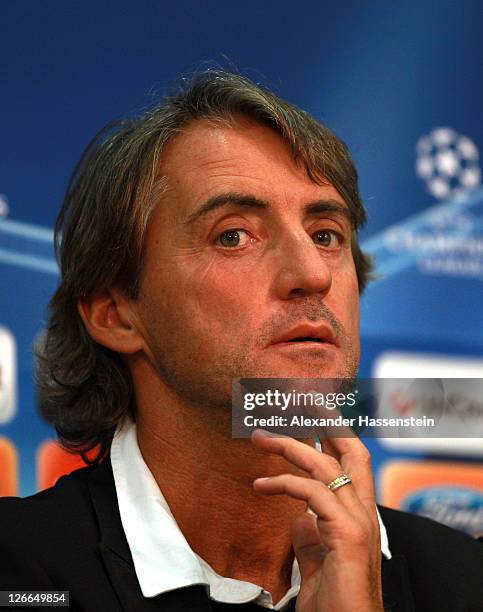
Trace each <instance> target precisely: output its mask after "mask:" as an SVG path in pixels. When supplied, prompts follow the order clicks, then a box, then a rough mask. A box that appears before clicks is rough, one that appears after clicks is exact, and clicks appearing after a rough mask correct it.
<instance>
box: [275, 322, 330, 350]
mask: <svg viewBox="0 0 483 612" xmlns="http://www.w3.org/2000/svg"><path fill="white" fill-rule="evenodd" d="M288 343H290V344H296V343H301V344H302V343H319V344H336V342H335V335H334V332H333V331H332V329H331V328H330V327H329V326H328V325H325V324H319V325H310V324H306V323H304V324H300V325H297V326H295V327H292V328H291V329H289V330H288V331H286V332H284V333H283V334H281V335H280V336H278V337H277V338H275V339H274V340H273V341H272V342H271V343H270V345H269V346H273V345H275V344H288Z"/></svg>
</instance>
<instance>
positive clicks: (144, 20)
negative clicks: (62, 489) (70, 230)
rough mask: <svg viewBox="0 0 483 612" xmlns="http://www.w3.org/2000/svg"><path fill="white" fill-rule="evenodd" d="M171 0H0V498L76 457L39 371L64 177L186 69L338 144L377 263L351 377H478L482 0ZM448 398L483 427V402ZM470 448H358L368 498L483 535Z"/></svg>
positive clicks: (482, 310) (481, 495) (479, 472)
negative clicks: (216, 73)
mask: <svg viewBox="0 0 483 612" xmlns="http://www.w3.org/2000/svg"><path fill="white" fill-rule="evenodd" d="M182 4H183V5H182V6H179V3H178V4H176V3H174V2H153V1H137V2H125V1H118V2H116V3H101V5H99V4H98V3H94V2H83V3H82V4H77V3H69V2H60V1H59V2H54V1H47V2H44V3H37V2H22V1H17V2H10V1H4V2H2V3H1V6H0V21H1V24H2V36H1V37H0V48H1V51H2V52H1V53H0V63H1V65H2V98H1V109H2V115H1V121H2V131H1V134H2V136H1V138H2V141H1V144H2V148H1V156H2V164H1V167H0V193H1V194H2V195H1V198H0V215H1V219H0V286H1V293H0V494H1V495H12V494H19V495H29V494H32V493H34V492H35V491H37V490H39V489H41V488H44V487H46V486H49V484H52V483H53V482H55V480H56V478H57V477H58V475H59V474H60V473H62V472H65V471H69V470H71V469H74V468H75V467H77V466H78V465H79V460H77V459H76V458H75V457H71V456H68V455H65V454H64V453H62V451H60V450H59V448H58V447H57V446H56V444H55V436H54V434H53V432H52V430H51V429H50V427H49V426H47V425H46V424H45V423H43V422H42V421H41V419H40V418H39V416H38V415H37V412H36V405H35V393H34V386H33V382H32V373H33V356H32V345H33V343H34V341H35V339H36V338H37V336H38V334H39V333H40V332H41V330H42V328H43V325H44V321H45V312H46V311H45V308H46V304H47V302H48V299H49V296H50V295H51V294H52V292H53V291H54V289H55V287H56V284H57V282H58V272H57V266H56V263H55V260H54V258H53V249H52V227H53V224H54V220H55V216H56V212H57V210H58V208H59V205H60V202H61V199H62V192H63V190H64V188H65V185H66V182H67V178H68V175H69V173H70V171H71V169H72V168H73V166H74V164H75V162H76V160H77V159H78V157H79V155H80V153H81V151H82V149H83V147H84V146H85V145H86V144H87V142H88V141H89V139H90V138H91V137H92V136H93V134H94V133H95V132H96V131H97V130H98V129H99V128H101V127H102V126H103V125H104V124H105V123H107V122H108V121H110V120H112V119H114V118H116V117H120V116H123V115H125V114H128V115H132V114H134V113H136V112H137V111H139V110H140V109H142V108H144V107H146V106H148V105H149V104H151V103H152V102H154V101H155V100H156V99H158V98H159V96H160V95H162V94H163V93H165V92H166V90H167V86H168V85H169V84H170V83H173V81H174V80H175V77H176V76H177V75H179V74H185V75H186V74H189V73H190V72H192V71H193V70H194V69H198V68H204V67H208V66H216V65H219V66H221V67H224V68H228V69H235V70H240V71H241V72H243V73H244V74H247V75H248V76H250V77H251V78H253V79H254V80H257V81H258V82H260V83H262V84H263V85H266V86H268V87H270V88H272V89H274V90H275V91H277V92H278V93H279V94H280V95H282V96H283V97H285V98H287V99H289V100H290V101H292V102H294V103H296V104H298V105H300V106H301V107H303V108H305V109H306V110H308V111H309V112H311V113H312V114H313V115H315V116H316V117H317V118H319V119H320V120H322V121H324V122H326V123H327V124H328V125H329V126H330V127H331V128H333V129H334V130H335V131H336V132H337V134H338V135H339V136H340V137H341V138H342V139H343V140H345V141H346V142H347V144H348V145H349V147H350V148H351V150H352V152H353V155H354V157H355V160H356V163H357V166H358V169H359V173H360V183H361V191H362V195H363V197H364V200H365V202H366V205H367V208H368V211H369V223H368V225H367V227H366V228H365V229H364V231H363V232H362V244H363V247H364V248H365V249H366V250H367V251H369V252H370V253H372V254H373V255H374V256H375V257H376V260H377V265H378V271H379V273H380V275H379V278H378V280H376V281H375V282H373V284H372V285H371V286H370V287H369V288H368V290H367V292H366V294H365V296H364V298H363V300H362V305H361V311H362V366H361V375H362V376H364V377H369V376H387V377H392V378H397V377H406V378H410V377H416V376H420V377H425V378H442V377H446V378H452V377H453V378H464V377H465V376H466V375H468V376H470V375H471V376H473V377H475V378H481V379H483V354H482V353H483V188H482V186H481V185H482V173H481V152H482V150H483V125H482V122H481V109H482V108H483V79H482V76H483V74H482V70H483V48H482V43H481V36H480V30H481V23H482V20H483V12H482V5H481V3H480V2H477V1H475V2H462V3H454V2H441V1H440V2H428V1H420V2H407V3H397V4H396V3H389V2H383V1H377V0H376V1H371V2H354V3H351V2H345V3H344V4H343V7H338V8H337V7H335V6H334V4H335V3H323V2H322V3H320V2H307V3H304V4H303V5H299V6H297V5H295V4H294V3H292V2H285V1H278V2H276V3H274V2H273V3H272V2H264V3H255V2H244V3H243V4H242V3H237V2H231V3H222V2H184V3H182ZM481 397H483V394H482V395H481ZM404 409H405V410H407V406H406V407H405V408H404ZM451 409H452V410H455V411H460V412H461V414H460V416H461V418H464V419H466V420H467V422H469V423H471V419H474V421H475V425H476V423H477V422H480V423H481V419H483V399H482V400H481V402H472V403H471V409H470V410H469V409H468V403H467V402H466V403H465V402H464V401H461V402H460V403H459V404H458V403H456V404H452V408H451ZM395 411H396V413H397V411H398V406H397V405H395ZM481 442H482V441H481V440H480V439H475V438H473V439H470V438H468V439H466V440H441V441H440V442H438V443H436V444H435V443H434V441H433V442H432V443H431V444H429V443H427V441H426V442H425V440H424V439H423V440H419V441H418V446H417V447H414V446H410V445H409V446H408V444H407V441H406V442H405V441H404V440H398V439H392V440H385V441H382V440H369V441H368V445H369V446H370V449H371V451H372V454H373V466H374V470H375V474H376V478H377V484H378V496H379V500H380V501H381V502H383V503H385V504H387V505H391V506H394V507H400V508H403V509H406V510H409V511H412V512H418V513H420V514H424V515H428V516H432V517H434V518H436V519H438V520H441V521H443V522H446V523H448V524H450V525H453V526H455V527H457V528H459V529H462V530H465V531H468V532H469V533H473V534H477V533H480V532H483V465H482V446H483V445H482V444H481Z"/></svg>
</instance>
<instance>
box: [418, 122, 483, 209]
mask: <svg viewBox="0 0 483 612" xmlns="http://www.w3.org/2000/svg"><path fill="white" fill-rule="evenodd" d="M416 155H417V156H416V173H417V175H418V176H419V178H420V179H422V180H423V181H424V182H425V183H426V188H427V190H428V191H429V193H430V194H431V195H433V196H434V197H435V198H437V199H438V200H447V199H452V198H455V197H457V196H459V195H462V194H464V193H467V192H468V191H471V190H472V189H475V188H476V187H478V186H479V184H480V182H481V170H480V166H479V161H478V160H479V154H478V148H477V147H476V145H475V143H474V142H473V141H472V140H471V139H470V138H468V137H467V136H463V135H461V134H458V133H457V132H455V131H454V130H452V129H451V128H448V127H440V128H436V129H434V130H432V131H431V132H430V133H429V134H425V135H424V136H422V137H421V138H420V139H419V140H418V143H417V145H416Z"/></svg>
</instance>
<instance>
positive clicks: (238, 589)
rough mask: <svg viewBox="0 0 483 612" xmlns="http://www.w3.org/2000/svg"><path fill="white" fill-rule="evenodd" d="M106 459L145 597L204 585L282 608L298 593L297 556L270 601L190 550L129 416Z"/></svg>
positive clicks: (230, 598) (214, 594)
mask: <svg viewBox="0 0 483 612" xmlns="http://www.w3.org/2000/svg"><path fill="white" fill-rule="evenodd" d="M111 463H112V470H113V474H114V482H115V486H116V493H117V500H118V504H119V512H120V515H121V522H122V526H123V528H124V532H125V534H126V539H127V542H128V545H129V548H130V550H131V555H132V558H133V562H134V568H135V571H136V576H137V579H138V581H139V584H140V587H141V591H142V593H143V595H144V597H155V596H156V595H159V594H160V593H164V592H166V591H171V590H174V589H179V588H181V587H187V586H192V585H195V584H203V585H205V586H206V588H207V592H208V595H209V596H210V597H211V598H212V599H214V600H216V601H219V602H223V603H246V602H249V601H253V602H256V603H257V604H259V605H261V606H264V607H267V608H272V609H276V610H283V609H284V607H285V606H286V605H287V604H288V602H289V601H290V600H291V599H292V598H293V597H295V596H296V595H297V594H298V592H299V589H300V572H299V567H298V563H297V560H296V559H295V560H294V564H293V567H292V582H291V587H290V589H289V590H288V591H287V593H286V594H285V595H284V597H283V598H282V599H281V600H280V601H279V602H278V603H277V605H276V606H273V604H272V597H271V595H270V593H268V592H267V591H265V590H264V589H263V588H262V587H260V586H258V585H255V584H252V583H250V582H245V581H242V580H235V579H233V578H225V577H223V576H220V575H219V574H217V573H216V572H215V571H214V570H213V568H212V567H211V566H210V565H209V564H208V563H206V561H204V560H203V559H202V558H201V557H200V556H198V555H197V554H196V553H195V552H194V551H193V550H192V549H191V547H190V545H189V544H188V542H187V541H186V539H185V537H184V535H183V534H182V532H181V530H180V528H179V527H178V524H177V523H176V520H175V518H174V516H173V515H172V514H171V511H170V509H169V506H168V504H167V502H166V500H165V498H164V496H163V494H162V493H161V491H160V489H159V487H158V485H157V483H156V481H155V479H154V477H153V475H152V473H151V472H150V470H149V468H148V466H147V465H146V463H145V461H144V459H143V457H142V455H141V451H140V450H139V445H138V442H137V436H136V425H135V423H133V422H132V421H129V420H127V421H126V422H125V423H124V425H123V426H122V427H120V428H118V430H117V431H116V434H115V436H114V439H113V441H112V446H111ZM377 515H378V519H379V527H380V532H381V549H382V553H383V555H384V556H385V557H387V558H388V559H390V558H391V553H390V551H389V545H388V539H387V532H386V528H385V526H384V524H383V522H382V520H381V517H380V516H379V512H378V513H377Z"/></svg>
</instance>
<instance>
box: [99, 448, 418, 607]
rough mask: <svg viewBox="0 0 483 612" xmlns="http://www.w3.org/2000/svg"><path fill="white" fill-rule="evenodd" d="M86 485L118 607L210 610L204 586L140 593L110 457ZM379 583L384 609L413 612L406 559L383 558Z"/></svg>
mask: <svg viewBox="0 0 483 612" xmlns="http://www.w3.org/2000/svg"><path fill="white" fill-rule="evenodd" d="M88 485H89V491H90V494H91V499H92V503H93V506H94V510H95V513H96V515H97V520H98V524H99V530H100V534H101V538H100V543H99V552H100V555H101V557H102V560H103V562H104V565H105V568H106V571H107V574H108V576H109V580H110V582H111V584H112V587H113V589H114V591H115V592H116V595H117V597H118V599H119V603H120V606H121V609H122V610H124V611H125V612H133V610H136V612H153V611H155V610H158V611H159V610H163V612H179V610H183V611H186V612H210V611H211V605H210V601H209V598H208V596H207V594H206V591H205V588H204V587H203V586H193V587H187V588H184V589H176V590H175V591H170V592H168V593H164V594H162V595H158V596H157V597H151V598H146V597H144V596H143V594H142V592H141V588H140V586H139V582H138V580H137V577H136V572H135V569H134V563H133V560H132V556H131V552H130V550H129V545H128V543H127V540H126V537H125V535H124V530H123V528H122V523H121V517H120V514H119V507H118V504H117V495H116V488H115V486H114V477H113V475H112V467H111V461H110V459H106V460H105V461H104V462H103V463H101V464H100V465H99V466H97V467H96V468H94V469H93V470H92V472H91V474H90V476H89V479H88ZM382 585H383V594H384V610H385V611H386V612H414V611H415V607H414V602H413V598H412V594H411V588H410V584H409V576H408V571H407V565H406V559H405V558H404V557H403V556H402V555H396V556H394V557H393V558H392V559H390V560H386V559H384V560H383V562H382Z"/></svg>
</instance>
